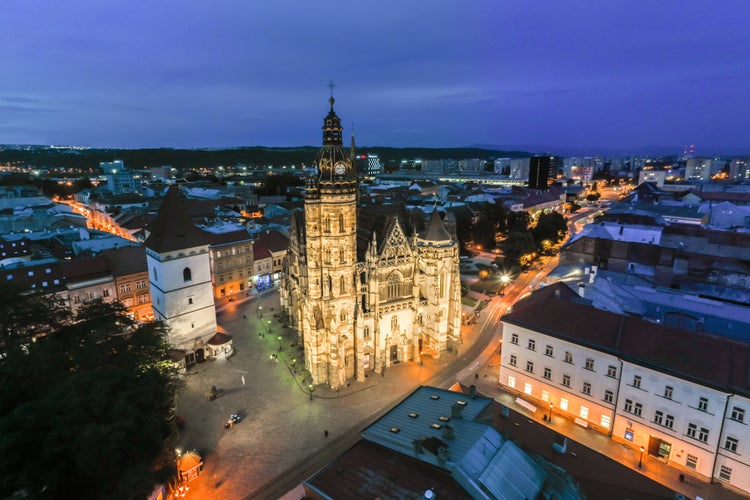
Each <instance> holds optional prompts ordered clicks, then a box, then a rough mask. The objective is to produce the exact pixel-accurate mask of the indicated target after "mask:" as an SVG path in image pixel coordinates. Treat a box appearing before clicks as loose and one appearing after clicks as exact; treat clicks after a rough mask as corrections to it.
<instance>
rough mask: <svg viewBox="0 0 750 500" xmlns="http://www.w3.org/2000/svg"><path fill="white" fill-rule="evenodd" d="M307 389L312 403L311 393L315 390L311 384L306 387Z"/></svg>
mask: <svg viewBox="0 0 750 500" xmlns="http://www.w3.org/2000/svg"><path fill="white" fill-rule="evenodd" d="M307 388H308V389H310V401H312V393H313V391H314V390H315V386H313V385H312V384H310V385H308V386H307Z"/></svg>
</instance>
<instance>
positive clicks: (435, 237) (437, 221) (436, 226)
mask: <svg viewBox="0 0 750 500" xmlns="http://www.w3.org/2000/svg"><path fill="white" fill-rule="evenodd" d="M422 239H423V240H426V241H431V242H433V243H442V242H446V241H448V242H450V241H451V240H452V238H451V235H450V234H448V231H446V230H445V226H443V219H442V218H441V217H440V213H439V212H438V209H437V207H435V208H434V209H433V211H432V216H431V217H430V222H429V223H428V224H427V230H425V232H424V236H422Z"/></svg>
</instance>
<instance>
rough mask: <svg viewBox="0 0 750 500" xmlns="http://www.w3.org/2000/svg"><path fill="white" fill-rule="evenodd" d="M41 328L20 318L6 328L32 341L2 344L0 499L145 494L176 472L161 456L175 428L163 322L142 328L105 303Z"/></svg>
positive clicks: (115, 306) (121, 310)
mask: <svg viewBox="0 0 750 500" xmlns="http://www.w3.org/2000/svg"><path fill="white" fill-rule="evenodd" d="M6 293H8V292H7V291H6ZM16 300H17V302H18V304H19V305H23V306H24V307H28V308H29V309H33V307H31V306H29V305H28V304H27V303H26V300H30V301H32V302H34V301H36V302H38V301H39V299H24V298H17V299H16ZM32 322H33V318H32ZM40 324H43V325H45V326H46V327H47V328H48V330H47V331H45V332H44V333H45V335H44V336H35V337H29V336H28V332H30V331H35V330H36V329H37V325H31V326H29V325H28V324H25V323H24V322H23V321H21V316H18V317H17V319H16V321H14V322H11V323H6V324H3V325H2V326H4V327H5V326H7V325H10V328H11V329H12V330H13V331H12V332H11V333H9V334H8V337H10V338H16V337H18V338H26V339H29V338H33V339H35V340H33V341H30V342H6V343H4V345H3V349H4V352H3V354H5V356H3V357H2V358H1V359H0V377H2V380H3V384H2V390H0V412H1V413H0V415H2V416H1V417H0V436H3V438H2V440H0V443H2V444H1V445H0V466H2V468H3V476H2V479H0V496H3V497H9V496H11V495H13V494H14V493H18V492H23V493H24V494H26V495H28V496H29V497H31V498H37V497H44V498H70V497H71V496H72V497H76V498H145V497H147V496H148V494H149V493H150V491H151V490H152V489H153V485H154V484H156V483H157V482H159V481H163V480H164V479H166V476H167V474H168V473H169V468H170V467H171V466H172V463H171V460H170V461H167V462H164V461H162V462H159V461H158V459H159V458H160V457H165V456H168V455H166V454H165V453H163V451H164V450H165V449H172V448H173V442H172V440H173V439H174V436H175V432H176V427H175V424H174V394H175V390H176V377H175V371H174V367H173V364H172V363H171V362H170V361H169V359H168V357H167V349H168V346H167V344H166V342H165V340H164V338H165V333H166V330H165V328H166V327H165V325H164V324H163V323H161V322H153V323H147V324H136V323H135V322H134V321H133V320H132V319H131V318H130V317H129V316H128V315H127V314H126V310H125V309H124V308H123V307H122V306H121V305H119V304H117V303H115V304H105V303H103V302H101V301H98V302H94V303H92V304H89V305H86V306H85V307H83V308H82V309H81V311H80V312H79V313H78V314H77V315H76V317H75V318H74V320H72V321H64V322H62V323H58V324H51V323H49V322H41V323H40ZM16 332H19V333H18V335H16Z"/></svg>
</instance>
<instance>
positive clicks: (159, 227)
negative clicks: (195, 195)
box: [145, 186, 208, 253]
mask: <svg viewBox="0 0 750 500" xmlns="http://www.w3.org/2000/svg"><path fill="white" fill-rule="evenodd" d="M207 244H208V238H207V236H206V234H205V233H204V232H203V231H201V230H200V229H198V228H197V227H195V225H194V224H193V221H192V220H191V219H190V216H189V215H188V208H187V199H186V198H185V197H184V196H182V195H181V194H180V188H178V187H177V186H171V187H170V188H169V191H167V194H166V196H165V197H164V203H163V204H162V206H161V209H160V210H159V215H157V216H156V220H155V221H154V224H153V226H152V228H151V234H150V235H149V237H148V239H147V240H146V243H145V245H146V247H148V248H150V249H151V250H153V251H155V252H158V253H164V252H172V251H175V250H181V249H184V248H193V247H198V246H201V245H207Z"/></svg>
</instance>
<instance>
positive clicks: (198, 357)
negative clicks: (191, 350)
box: [195, 349, 206, 363]
mask: <svg viewBox="0 0 750 500" xmlns="http://www.w3.org/2000/svg"><path fill="white" fill-rule="evenodd" d="M205 360H206V354H205V351H204V350H203V349H198V350H197V351H195V362H196V363H203V362H204V361H205Z"/></svg>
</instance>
